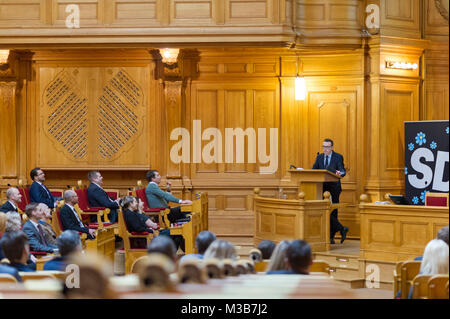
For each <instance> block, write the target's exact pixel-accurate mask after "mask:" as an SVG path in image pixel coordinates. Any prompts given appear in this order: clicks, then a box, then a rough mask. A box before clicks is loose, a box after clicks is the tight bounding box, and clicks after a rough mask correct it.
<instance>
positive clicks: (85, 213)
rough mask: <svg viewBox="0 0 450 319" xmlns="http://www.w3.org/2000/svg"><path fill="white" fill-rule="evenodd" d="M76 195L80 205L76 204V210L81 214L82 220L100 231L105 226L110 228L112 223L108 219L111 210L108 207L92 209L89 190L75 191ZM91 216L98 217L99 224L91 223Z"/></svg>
mask: <svg viewBox="0 0 450 319" xmlns="http://www.w3.org/2000/svg"><path fill="white" fill-rule="evenodd" d="M75 193H77V195H78V204H76V205H75V206H74V207H75V210H76V211H77V212H78V213H79V214H80V216H81V220H82V221H83V222H84V221H86V223H87V224H88V225H89V227H90V228H91V227H93V228H95V227H97V228H98V229H102V228H103V227H104V226H110V225H111V223H110V222H109V219H108V213H109V212H110V210H109V208H106V207H90V206H89V202H88V198H87V189H86V188H81V189H75ZM90 215H95V216H97V223H91V222H90V220H88V219H89V216H90ZM102 216H103V218H104V220H105V223H103V221H102Z"/></svg>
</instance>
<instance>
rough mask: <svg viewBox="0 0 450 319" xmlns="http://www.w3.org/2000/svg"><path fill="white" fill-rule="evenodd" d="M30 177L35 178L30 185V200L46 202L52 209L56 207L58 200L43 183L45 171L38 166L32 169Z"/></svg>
mask: <svg viewBox="0 0 450 319" xmlns="http://www.w3.org/2000/svg"><path fill="white" fill-rule="evenodd" d="M30 177H31V180H33V183H32V184H31V186H30V202H31V203H44V204H45V205H47V206H48V207H49V208H50V209H53V208H55V207H56V200H55V198H54V197H53V195H52V193H51V192H50V190H49V189H48V188H47V187H46V186H45V185H44V184H43V183H44V181H45V174H44V172H43V171H42V170H41V169H40V168H39V167H36V168H34V169H32V170H31V172H30Z"/></svg>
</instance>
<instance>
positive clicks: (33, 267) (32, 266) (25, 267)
mask: <svg viewBox="0 0 450 319" xmlns="http://www.w3.org/2000/svg"><path fill="white" fill-rule="evenodd" d="M9 266H10V267H12V268H15V269H17V270H18V271H24V272H33V271H36V264H28V265H24V264H19V263H10V264H9Z"/></svg>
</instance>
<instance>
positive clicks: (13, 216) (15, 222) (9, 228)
mask: <svg viewBox="0 0 450 319" xmlns="http://www.w3.org/2000/svg"><path fill="white" fill-rule="evenodd" d="M21 227H22V217H21V216H20V214H19V213H17V212H13V211H11V212H7V213H6V226H5V232H16V231H19V230H20V228H21Z"/></svg>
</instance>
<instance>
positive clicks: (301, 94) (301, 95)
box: [295, 75, 306, 101]
mask: <svg viewBox="0 0 450 319" xmlns="http://www.w3.org/2000/svg"><path fill="white" fill-rule="evenodd" d="M305 98H306V81H305V78H304V77H303V76H298V75H297V77H296V78H295V100H296V101H304V100H305Z"/></svg>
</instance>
